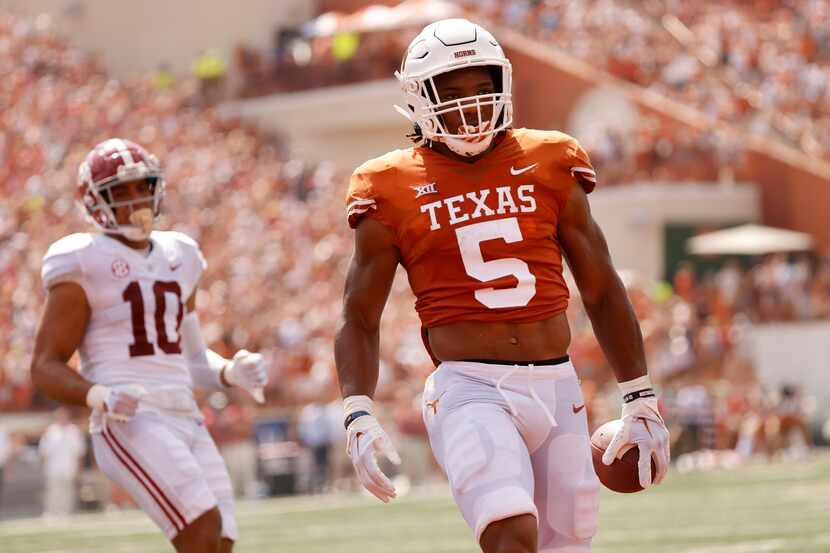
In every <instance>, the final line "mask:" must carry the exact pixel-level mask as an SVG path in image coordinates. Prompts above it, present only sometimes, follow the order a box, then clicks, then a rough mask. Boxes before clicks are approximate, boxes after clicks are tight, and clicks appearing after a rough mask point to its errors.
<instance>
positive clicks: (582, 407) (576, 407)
mask: <svg viewBox="0 0 830 553" xmlns="http://www.w3.org/2000/svg"><path fill="white" fill-rule="evenodd" d="M571 409H573V411H574V415H576V414H577V413H579V412H580V411H582V410H583V409H585V404H584V403H583V404H582V405H576V404H575V403H574V404H573V405H571Z"/></svg>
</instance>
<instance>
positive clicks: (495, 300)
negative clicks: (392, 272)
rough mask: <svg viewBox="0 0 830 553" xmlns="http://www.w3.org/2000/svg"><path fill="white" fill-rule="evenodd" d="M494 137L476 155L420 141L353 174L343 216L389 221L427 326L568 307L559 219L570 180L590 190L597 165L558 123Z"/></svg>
mask: <svg viewBox="0 0 830 553" xmlns="http://www.w3.org/2000/svg"><path fill="white" fill-rule="evenodd" d="M500 138H501V142H500V143H499V144H497V146H496V147H495V148H494V149H493V150H492V151H491V152H490V153H489V154H488V155H487V156H485V157H483V158H481V159H479V160H477V161H476V162H475V163H470V164H461V163H459V162H457V161H453V160H451V159H449V158H447V157H446V156H442V155H441V154H438V153H436V152H435V151H433V150H432V149H430V148H427V147H417V148H409V149H407V150H396V151H393V152H390V153H388V154H386V155H385V156H382V157H380V158H377V159H373V160H370V161H368V162H366V163H364V164H363V165H362V166H360V167H359V168H358V169H357V170H356V171H355V172H354V174H353V175H352V178H351V183H350V186H349V191H348V197H347V217H348V221H349V225H351V226H352V227H353V228H354V227H356V226H357V225H358V223H359V222H360V220H361V219H362V218H363V217H371V218H373V219H376V220H377V221H379V222H381V223H383V224H384V225H386V226H387V227H388V228H389V229H390V230H391V232H392V235H393V236H394V238H395V241H396V245H397V247H398V248H399V250H400V252H401V263H402V264H403V265H404V267H405V268H406V271H407V274H408V276H409V282H410V286H411V287H412V291H413V293H414V294H415V296H416V297H417V302H416V309H417V310H418V314H419V315H420V318H421V322H422V324H423V326H424V327H426V328H430V327H433V326H439V325H443V324H449V323H453V322H457V321H465V320H473V321H507V322H529V321H536V320H541V319H546V318H549V317H552V316H554V315H556V314H557V313H561V312H562V311H564V310H565V309H566V308H567V304H568V289H567V287H566V285H565V281H564V278H563V276H562V254H561V251H560V246H559V242H558V241H557V221H558V218H559V214H560V212H561V210H562V209H563V207H564V204H565V202H566V200H567V199H568V196H569V194H570V191H571V187H572V186H573V185H574V184H575V183H579V184H580V185H581V186H582V187H583V188H584V189H585V191H586V192H590V191H591V190H593V188H594V185H595V184H596V175H595V173H594V169H593V167H592V166H591V163H590V160H589V159H588V155H587V154H586V153H585V151H584V150H583V149H582V148H581V147H580V145H579V144H578V143H577V141H576V140H575V139H574V138H572V137H570V136H568V135H566V134H563V133H560V132H555V131H538V130H529V129H515V130H508V131H506V133H505V136H503V137H500ZM518 242H522V243H521V244H517V243H518ZM517 250H520V251H521V259H519V258H517Z"/></svg>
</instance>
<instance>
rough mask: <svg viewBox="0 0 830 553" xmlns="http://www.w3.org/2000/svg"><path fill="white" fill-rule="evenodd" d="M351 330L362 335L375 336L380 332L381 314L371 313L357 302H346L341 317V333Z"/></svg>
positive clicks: (339, 327) (339, 328)
mask: <svg viewBox="0 0 830 553" xmlns="http://www.w3.org/2000/svg"><path fill="white" fill-rule="evenodd" d="M346 329H349V330H355V331H358V332H361V333H366V334H374V333H377V332H378V331H379V330H380V314H379V313H378V314H377V315H376V314H374V313H370V312H369V310H367V309H365V308H363V307H362V306H361V305H359V304H357V303H356V302H351V301H348V300H346V301H345V302H344V303H343V312H342V313H341V315H340V324H339V325H338V330H339V331H340V332H342V331H344V330H346Z"/></svg>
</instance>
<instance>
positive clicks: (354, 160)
mask: <svg viewBox="0 0 830 553" xmlns="http://www.w3.org/2000/svg"><path fill="white" fill-rule="evenodd" d="M395 103H400V88H399V86H398V83H397V81H395V80H393V79H388V80H383V81H372V82H368V83H359V84H353V85H345V86H338V87H331V88H325V89H320V90H311V91H304V92H296V93H291V94H278V95H274V96H268V97H265V98H256V99H252V100H242V101H238V102H231V103H227V104H225V105H223V106H222V111H221V112H222V113H223V114H225V115H230V116H239V117H242V118H244V119H246V120H249V121H252V122H254V123H256V124H257V125H259V126H260V127H262V128H266V129H269V130H273V131H277V132H280V133H283V134H287V135H288V136H290V138H291V141H290V146H291V148H292V151H293V153H294V154H295V155H297V156H300V157H302V158H304V159H308V160H311V161H322V160H330V161H333V162H335V163H336V164H337V166H338V167H339V168H340V169H342V170H349V171H350V170H351V169H354V168H355V167H356V166H357V165H359V164H361V163H363V162H364V161H366V160H367V159H370V158H373V157H377V156H379V155H382V154H385V153H386V152H388V151H389V150H393V149H395V148H408V147H409V146H410V145H411V144H412V143H411V142H410V141H409V140H408V139H407V138H406V136H405V135H406V133H407V132H409V127H408V124H407V122H406V119H404V118H403V117H402V116H400V115H398V113H397V112H395V110H394V109H393V107H392V105H393V104H395Z"/></svg>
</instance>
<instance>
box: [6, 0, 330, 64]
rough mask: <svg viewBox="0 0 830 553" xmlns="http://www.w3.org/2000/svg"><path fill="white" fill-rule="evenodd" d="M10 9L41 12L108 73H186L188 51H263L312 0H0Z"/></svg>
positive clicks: (311, 7) (302, 17)
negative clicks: (161, 69)
mask: <svg viewBox="0 0 830 553" xmlns="http://www.w3.org/2000/svg"><path fill="white" fill-rule="evenodd" d="M0 8H7V9H11V10H12V11H14V12H17V13H23V14H27V15H37V14H41V13H48V14H51V15H52V19H53V22H54V24H55V25H56V27H57V28H58V29H59V30H61V32H63V33H65V34H66V35H67V36H69V37H70V38H71V42H72V44H73V45H75V46H78V47H79V48H81V49H83V50H86V51H89V52H95V53H98V54H100V56H101V58H102V59H103V60H104V62H105V63H106V65H107V67H108V68H109V69H110V70H111V71H112V72H113V73H114V74H116V75H119V76H124V75H126V74H128V73H130V72H133V71H147V70H152V69H155V68H156V67H157V66H158V65H159V64H160V63H163V62H164V63H168V64H169V65H170V66H171V68H172V69H173V70H174V71H176V72H186V71H189V69H190V65H191V63H192V61H193V60H194V59H195V58H196V56H197V55H198V54H199V53H200V52H202V51H204V50H206V49H208V48H216V49H218V50H219V51H220V53H222V54H223V55H224V56H225V58H226V59H227V60H230V59H231V56H232V53H233V48H234V46H235V45H237V44H238V43H240V42H243V41H244V42H245V43H247V44H249V45H252V46H259V47H262V48H267V47H269V46H270V44H271V41H272V37H273V34H274V31H275V29H276V28H278V27H280V26H286V25H295V24H298V23H302V22H303V21H306V20H307V19H309V18H310V17H312V16H313V14H314V13H315V12H316V2H314V1H312V0H244V1H239V2H228V1H226V0H175V1H171V0H140V1H138V2H126V1H120V0H119V1H110V0H0Z"/></svg>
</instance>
